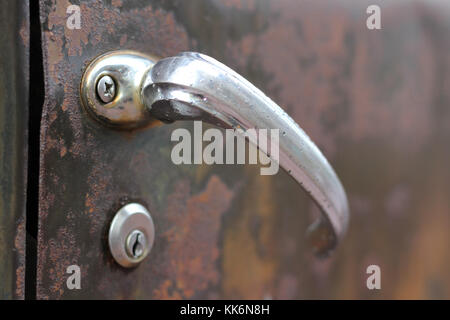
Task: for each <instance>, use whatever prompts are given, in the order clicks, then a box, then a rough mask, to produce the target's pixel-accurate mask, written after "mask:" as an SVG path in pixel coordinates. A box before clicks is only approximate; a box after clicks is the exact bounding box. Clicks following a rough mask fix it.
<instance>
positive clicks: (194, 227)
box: [154, 175, 233, 299]
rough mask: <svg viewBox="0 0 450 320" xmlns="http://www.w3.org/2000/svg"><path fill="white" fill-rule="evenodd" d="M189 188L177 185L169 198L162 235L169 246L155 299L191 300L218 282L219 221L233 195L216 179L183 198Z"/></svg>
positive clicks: (213, 178) (187, 183)
mask: <svg viewBox="0 0 450 320" xmlns="http://www.w3.org/2000/svg"><path fill="white" fill-rule="evenodd" d="M189 188H190V187H189V182H188V181H185V180H184V181H180V182H179V183H177V185H176V187H175V190H174V193H173V194H171V195H170V196H169V197H168V202H169V206H168V208H167V212H166V215H167V219H168V228H167V229H166V230H165V231H164V234H163V238H164V239H165V241H167V245H168V247H167V249H166V251H165V254H164V260H163V261H164V262H163V263H164V265H166V270H165V272H164V278H166V279H165V280H164V281H163V282H162V284H161V285H160V286H159V288H157V289H156V290H155V291H154V297H155V298H158V299H179V298H185V299H189V298H193V297H194V295H195V293H196V292H201V291H204V290H206V289H208V287H210V286H215V285H217V283H218V281H219V272H218V265H217V262H218V258H219V252H220V250H219V248H218V245H219V231H220V225H221V217H222V215H223V214H224V212H226V211H227V210H228V207H229V206H230V203H231V199H232V197H233V193H232V191H231V190H229V189H228V188H227V186H226V185H225V184H224V183H223V182H222V181H221V180H220V179H219V178H218V177H217V176H215V175H212V176H211V177H210V179H209V181H208V184H207V186H206V188H205V191H203V192H201V193H200V194H197V195H193V196H192V197H191V198H186V195H187V194H189Z"/></svg>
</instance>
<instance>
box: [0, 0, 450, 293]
mask: <svg viewBox="0 0 450 320" xmlns="http://www.w3.org/2000/svg"><path fill="white" fill-rule="evenodd" d="M74 4H75V5H76V6H78V8H79V13H80V17H81V25H80V28H70V27H69V26H68V24H67V20H68V11H67V10H68V7H70V6H71V5H74ZM371 4H372V3H371V1H368V0H367V1H366V0H364V1H350V0H342V1H331V0H320V1H296V0H280V1H271V0H260V1H256V0H192V1H181V0H152V1H143V0H129V1H125V0H112V1H90V0H81V1H68V0H61V1H60V0H58V1H57V0H49V1H43V0H42V1H40V3H39V7H38V8H37V7H35V9H36V10H38V13H39V16H40V28H41V33H40V41H41V42H40V44H41V48H42V67H43V74H42V76H43V83H44V90H43V94H44V95H45V97H44V98H45V99H44V104H43V107H42V120H41V126H40V141H39V148H40V151H39V171H38V173H39V177H38V178H39V181H38V182H37V180H36V181H34V180H33V181H34V182H32V183H35V184H36V185H37V184H38V187H39V188H38V191H37V188H36V189H33V188H32V189H31V191H32V192H33V190H35V191H36V192H38V199H36V203H37V204H38V212H37V211H36V212H35V214H36V219H35V220H34V221H35V222H36V226H35V227H36V230H35V231H36V235H37V244H36V245H35V251H36V252H35V254H36V262H35V266H34V267H35V272H34V273H35V274H33V272H30V274H29V277H28V279H27V280H29V281H31V284H28V286H30V290H31V291H30V292H32V295H34V296H35V297H36V298H37V299H74V298H75V299H76V298H83V299H89V298H97V299H98V298H106V299H143V298H144V299H216V298H232V299H261V298H273V299H305V298H306V299H310V298H344V299H347V298H368V299H372V298H386V299H395V298H449V297H450V274H449V272H448V265H449V264H450V250H449V243H450V235H449V232H448V228H449V226H450V210H449V209H450V197H448V189H449V188H450V171H449V170H448V169H447V164H448V163H449V161H450V149H449V148H448V141H449V138H450V112H449V109H448V106H449V103H450V95H449V92H450V91H449V86H450V58H449V55H448V51H449V49H450V36H449V35H450V19H449V18H450V8H449V7H448V5H447V4H446V2H444V1H437V0H436V1H429V2H427V1H415V2H410V1H383V2H382V3H381V4H380V6H381V9H382V28H381V29H380V30H370V29H368V28H367V26H366V19H367V12H366V9H367V8H368V6H369V5H371ZM32 11H33V10H32ZM24 12H26V10H25V11H24ZM32 14H33V12H32ZM25 17H26V15H25ZM23 28H25V29H23V30H27V29H26V22H24V27H23ZM23 34H24V35H26V34H28V33H27V32H25V31H23ZM23 41H24V43H26V41H27V39H26V37H25V39H23ZM120 49H127V50H136V51H139V52H143V53H146V54H151V55H155V56H159V57H169V56H174V55H176V54H178V53H179V52H183V51H197V52H202V53H205V54H208V55H209V56H212V57H214V58H216V59H218V60H220V61H222V62H223V63H224V64H226V65H228V66H230V67H231V68H233V69H234V70H236V71H238V72H239V73H240V74H241V75H243V76H244V77H245V78H247V79H248V80H249V81H250V82H251V83H253V84H254V85H256V86H257V87H258V88H260V89H261V90H262V91H263V92H265V93H266V94H267V95H268V96H269V97H271V98H272V99H273V100H274V101H277V103H279V104H280V105H281V106H282V107H283V108H284V109H285V110H286V111H287V112H288V113H289V114H290V115H291V116H292V117H293V118H294V120H295V121H296V122H298V123H299V124H300V125H301V126H302V128H303V129H305V131H306V132H307V133H308V134H309V136H310V137H311V138H312V140H313V141H315V142H316V143H317V144H318V146H319V147H320V149H321V150H322V151H323V153H324V154H325V156H326V157H327V158H328V160H329V161H330V162H331V164H332V165H333V167H334V168H335V170H336V172H337V173H338V175H339V177H340V178H341V180H342V182H343V184H344V187H345V189H346V191H347V194H348V197H349V203H350V210H351V213H352V219H351V222H350V226H349V229H348V232H347V234H346V236H345V238H344V240H343V242H342V243H341V244H340V246H339V248H338V250H337V251H336V252H334V254H333V255H331V256H330V257H329V258H327V259H317V258H316V257H315V256H314V255H313V254H312V252H311V251H310V250H308V248H307V243H306V242H305V239H304V238H305V233H306V231H307V226H308V224H309V222H310V221H311V219H312V217H314V216H316V215H317V214H318V209H317V208H316V206H315V205H314V204H313V203H312V201H311V200H310V199H309V198H308V196H307V194H306V193H305V194H304V193H301V191H300V189H299V187H298V186H297V185H296V183H295V182H294V181H293V180H292V179H291V178H290V177H289V175H288V174H287V173H285V172H283V171H280V172H279V173H278V174H277V175H275V176H261V175H260V174H259V167H258V166H254V165H234V166H221V165H212V166H210V165H181V166H179V165H175V164H173V162H172V161H171V157H170V154H171V148H172V146H173V143H172V142H171V138H170V136H171V132H173V130H174V129H175V128H187V129H189V130H192V123H189V122H176V123H174V124H166V125H155V126H152V127H151V128H145V129H138V130H132V131H120V130H108V129H106V128H105V127H104V126H102V125H101V124H100V123H98V122H97V121H95V120H93V119H92V117H90V115H89V114H87V112H86V111H85V110H84V109H83V108H82V106H81V102H80V82H81V78H82V76H83V71H84V70H85V69H86V67H87V66H88V64H89V63H90V62H91V61H92V60H93V59H95V58H96V57H97V56H99V55H100V54H103V53H105V52H108V51H112V50H120ZM1 79H3V78H0V80H1ZM1 84H2V83H0V85H1ZM32 85H33V84H32ZM2 88H3V87H2V86H0V89H2ZM24 103H27V102H24ZM15 119H17V117H16V118H15ZM2 141H3V140H2ZM20 150H21V148H20V147H19V148H18V149H17V150H16V152H20ZM0 152H2V150H0ZM0 161H3V157H2V159H1V160H0ZM17 179H18V181H23V180H21V179H22V178H21V177H20V176H19V177H18V178H17ZM36 179H37V174H36ZM2 186H3V185H2ZM29 190H30V189H29ZM299 193H300V194H299ZM5 197H6V196H5V195H2V199H3V200H4V201H6V200H7V199H6V198H5ZM28 197H30V195H28ZM5 199H6V200H5ZM8 201H10V200H8ZM15 201H16V203H17V201H18V202H19V203H20V199H16V200H15ZM132 201H133V202H139V203H141V204H143V205H145V207H146V208H147V209H148V210H149V211H150V212H151V215H152V217H153V220H154V223H155V230H156V233H155V242H154V247H153V249H152V250H151V252H150V254H149V256H148V258H147V259H146V260H144V261H143V262H142V263H141V264H140V265H139V266H138V267H137V268H133V269H125V268H122V267H120V266H119V265H118V264H117V263H116V262H115V261H114V259H113V257H112V256H111V253H110V251H109V248H108V239H107V238H108V229H109V226H110V223H111V221H112V219H113V217H114V214H115V213H116V211H117V210H118V209H119V208H120V207H121V206H123V205H124V204H126V203H128V202H132ZM293 208H295V211H297V212H293ZM2 210H9V209H4V208H3V209H2ZM298 211H300V212H302V213H303V214H300V215H299V214H297V213H298ZM16 212H17V214H16V215H15V217H16V218H15V219H16V220H15V221H17V222H16V226H15V230H16V231H14V232H16V236H15V237H16V238H15V239H16V242H15V243H16V251H18V252H19V253H20V252H22V251H23V250H24V247H23V246H24V242H25V240H24V230H23V228H24V226H23V223H24V222H23V220H21V219H23V218H21V217H22V216H21V215H24V213H23V212H24V208H21V207H20V206H19V207H18V209H17V210H16ZM32 214H33V213H32V212H27V219H28V218H29V217H30V216H32ZM31 219H33V218H31ZM30 221H33V220H30ZM0 236H2V237H9V238H11V236H12V233H11V234H10V233H4V231H3V230H2V229H0ZM8 246H9V247H12V246H14V245H13V244H12V243H8ZM27 252H28V251H27ZM30 252H31V253H33V250H32V249H31V250H30ZM7 258H8V259H13V258H12V257H7ZM15 259H16V260H15V261H16V262H15V265H14V266H10V265H8V266H6V267H3V265H2V264H0V271H1V270H3V269H1V268H4V269H5V270H8V274H9V275H12V274H13V272H14V270H15V272H16V274H17V277H16V278H15V276H14V277H13V276H11V278H8V279H7V281H9V282H11V279H17V280H14V281H16V282H17V284H13V285H12V287H13V288H16V289H15V290H16V292H15V293H14V294H12V293H11V291H9V292H8V293H7V294H6V295H5V294H4V296H7V297H8V296H15V297H23V295H24V294H23V283H20V281H24V279H25V276H24V275H23V273H24V271H23V268H24V262H23V260H21V259H24V258H23V253H22V255H19V256H18V257H16V258H15ZM30 259H31V258H30ZM27 260H28V258H27ZM70 265H77V266H79V267H80V270H81V289H79V290H69V289H68V288H67V285H66V280H67V278H68V276H69V275H68V273H67V267H68V266H70ZM370 265H378V266H380V268H381V270H382V279H383V280H382V283H383V285H382V290H368V288H367V287H366V278H367V273H366V269H367V267H368V266H370ZM28 266H33V263H31V264H27V267H28ZM21 279H22V280H21ZM33 290H35V292H33Z"/></svg>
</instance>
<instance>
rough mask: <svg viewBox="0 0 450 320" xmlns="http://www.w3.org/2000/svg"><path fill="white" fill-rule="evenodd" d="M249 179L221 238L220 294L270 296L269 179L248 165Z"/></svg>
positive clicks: (272, 224) (272, 228) (272, 225)
mask: <svg viewBox="0 0 450 320" xmlns="http://www.w3.org/2000/svg"><path fill="white" fill-rule="evenodd" d="M248 170H249V171H248V175H249V176H252V180H251V181H250V183H249V185H248V186H247V188H246V193H245V197H244V199H242V201H243V203H242V204H241V205H239V208H240V211H239V213H238V214H236V218H235V219H234V220H233V224H232V225H231V226H229V227H228V228H226V230H225V234H224V240H223V242H224V243H223V256H224V257H223V260H222V267H223V273H224V279H223V291H224V292H223V293H224V295H225V297H228V298H233V299H240V298H245V299H264V298H273V296H274V294H275V292H274V286H275V281H276V272H277V260H276V259H275V257H276V254H277V253H276V243H275V242H274V239H275V237H274V233H275V230H276V226H277V224H276V221H275V220H276V213H275V211H276V210H275V208H274V207H273V206H274V201H273V200H274V199H273V198H272V197H273V190H272V184H271V179H270V178H267V176H266V177H263V176H260V175H258V174H257V173H256V171H257V169H255V168H248Z"/></svg>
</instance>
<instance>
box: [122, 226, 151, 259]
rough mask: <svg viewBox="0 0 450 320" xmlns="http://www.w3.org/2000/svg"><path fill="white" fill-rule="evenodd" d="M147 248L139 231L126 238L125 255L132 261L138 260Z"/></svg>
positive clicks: (145, 240)
mask: <svg viewBox="0 0 450 320" xmlns="http://www.w3.org/2000/svg"><path fill="white" fill-rule="evenodd" d="M146 246H147V238H146V237H145V234H144V233H143V232H142V231H141V230H133V231H131V232H130V234H129V235H128V237H127V243H126V249H127V254H128V255H129V256H130V258H132V259H139V258H140V257H142V255H143V254H144V248H145V247H146Z"/></svg>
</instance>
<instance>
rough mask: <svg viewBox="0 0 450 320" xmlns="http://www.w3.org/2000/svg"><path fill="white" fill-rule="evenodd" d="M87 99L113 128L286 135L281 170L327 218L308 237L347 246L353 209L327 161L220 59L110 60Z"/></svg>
mask: <svg viewBox="0 0 450 320" xmlns="http://www.w3.org/2000/svg"><path fill="white" fill-rule="evenodd" d="M105 77H106V78H105ZM111 81H112V82H111ZM98 86H105V87H102V88H100V90H98ZM80 91H81V92H80V94H81V101H82V104H83V106H84V107H85V109H86V110H87V111H88V112H89V113H90V114H91V115H93V116H94V117H95V118H96V119H97V120H99V121H100V122H102V123H103V124H105V125H107V126H110V127H113V128H120V129H129V128H136V127H141V126H144V125H146V124H148V123H149V122H151V121H152V120H153V121H154V120H155V119H158V120H161V121H163V122H173V121H176V120H202V121H205V122H208V123H212V124H215V125H217V126H220V127H222V128H241V129H242V130H243V131H244V132H245V131H246V130H248V129H279V130H280V132H282V134H281V135H280V141H279V164H280V165H281V167H282V168H283V169H285V170H286V171H287V172H288V173H289V175H291V176H292V177H293V178H294V179H295V181H297V182H298V183H299V184H300V185H301V186H302V187H303V188H304V189H305V190H306V191H307V192H308V193H309V194H310V196H311V197H312V198H313V199H314V200H315V202H316V203H317V204H318V206H319V207H320V209H321V211H322V213H323V215H322V217H321V219H320V220H319V221H318V222H316V223H314V224H313V225H312V226H311V227H310V229H309V230H308V235H309V237H310V240H311V244H312V246H313V248H314V251H315V252H316V253H317V254H319V255H323V254H326V253H328V252H329V251H331V250H332V249H334V248H335V247H336V246H337V244H338V242H339V241H340V240H341V239H342V237H343V235H344V233H345V231H346V229H347V225H348V221H349V207H348V201H347V196H346V193H345V190H344V188H343V186H342V184H341V182H340V180H339V178H338V177H337V175H336V173H335V172H334V170H333V168H332V167H331V166H330V164H329V163H328V161H327V159H326V158H325V157H324V156H323V154H322V153H321V152H320V150H319V149H318V148H317V146H316V145H315V144H314V143H313V142H312V141H311V140H310V138H309V137H308V136H307V135H306V133H305V132H304V131H303V130H302V129H301V128H300V127H299V126H298V125H297V123H296V122H295V121H294V120H293V119H292V118H291V117H290V116H289V115H288V114H286V112H284V111H283V110H282V109H281V108H280V107H279V106H278V105H277V104H276V103H275V102H273V101H272V100H271V99H270V98H268V97H267V96H266V95H265V94H264V93H262V92H261V91H260V90H259V89H257V88H256V87H255V86H254V85H252V84H251V83H250V82H248V81H247V80H245V79H244V78H243V77H242V76H240V75H239V74H237V73H236V72H234V71H233V70H231V69H230V68H228V67H226V66H225V65H223V64H222V63H220V62H218V61H216V60H215V59H213V58H211V57H209V56H206V55H203V54H199V53H194V52H186V53H181V54H179V55H176V56H174V57H169V58H165V59H161V60H159V59H157V58H155V57H153V56H148V55H144V54H141V53H137V52H133V51H114V52H109V53H106V54H104V55H101V56H99V57H98V58H96V59H95V60H94V61H92V62H91V63H90V64H89V66H88V67H87V68H86V70H85V72H84V75H83V78H82V82H81V88H80ZM262 151H266V150H262Z"/></svg>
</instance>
